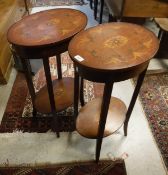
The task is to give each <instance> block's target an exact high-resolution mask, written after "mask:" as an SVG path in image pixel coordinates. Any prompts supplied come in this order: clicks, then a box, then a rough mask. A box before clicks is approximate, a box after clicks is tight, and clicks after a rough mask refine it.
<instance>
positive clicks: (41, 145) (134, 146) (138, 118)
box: [0, 5, 168, 175]
mask: <svg viewBox="0 0 168 175" xmlns="http://www.w3.org/2000/svg"><path fill="white" fill-rule="evenodd" d="M70 7H72V8H75V9H79V10H81V11H83V12H86V11H87V15H88V19H89V22H88V26H87V27H91V26H95V25H97V22H96V21H95V20H94V18H93V12H92V11H91V10H90V9H89V6H88V5H85V6H70ZM49 8H50V7H48V8H47V9H49ZM60 8H61V7H60ZM44 9H46V8H35V9H33V10H32V13H34V12H37V11H40V10H44ZM32 64H33V65H34V67H33V69H34V70H35V71H36V69H37V68H38V67H37V66H35V65H36V64H35V62H32ZM38 65H39V64H38ZM167 65H168V61H167V60H166V59H162V60H158V59H152V61H151V63H150V66H149V69H152V70H156V69H162V68H164V69H166V68H167ZM15 76H16V70H15V69H13V71H12V74H11V77H10V80H9V83H8V84H7V85H5V86H0V120H1V119H2V116H3V113H4V110H5V106H6V103H7V100H8V97H9V95H10V91H11V88H12V84H13V82H14V79H15ZM132 91H133V85H132V83H131V81H130V80H128V81H123V82H121V83H116V84H115V86H114V92H113V95H114V96H117V97H119V98H121V99H122V100H123V101H124V102H125V103H126V104H127V106H128V104H129V100H130V98H131V94H132ZM0 143H1V144H0V165H1V166H4V165H8V164H10V165H31V164H44V163H50V164H53V163H60V162H69V161H80V160H91V159H94V155H95V140H90V139H86V138H83V137H82V136H80V135H79V134H78V133H77V132H73V133H71V134H70V133H61V137H60V138H59V139H57V138H56V135H55V134H54V133H52V132H51V131H48V132H47V133H43V134H38V133H22V132H20V131H15V132H14V133H6V134H0ZM121 157H122V158H124V159H125V163H126V169H127V174H128V175H166V169H165V167H164V163H163V160H162V158H161V156H160V153H159V150H158V148H157V146H156V143H155V141H154V138H153V136H152V133H151V131H150V129H149V126H148V122H147V119H146V117H145V114H144V111H143V109H142V107H141V104H140V102H139V100H137V102H136V105H135V108H134V110H133V113H132V116H131V119H130V122H129V126H128V136H127V137H124V134H123V128H121V129H120V130H119V131H118V132H117V133H115V134H114V135H112V136H109V137H107V138H105V139H103V144H102V151H101V159H106V158H111V159H114V158H121Z"/></svg>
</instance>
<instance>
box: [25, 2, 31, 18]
mask: <svg viewBox="0 0 168 175" xmlns="http://www.w3.org/2000/svg"><path fill="white" fill-rule="evenodd" d="M24 4H25V10H26V12H27V13H28V15H29V14H30V13H29V7H28V5H27V0H24Z"/></svg>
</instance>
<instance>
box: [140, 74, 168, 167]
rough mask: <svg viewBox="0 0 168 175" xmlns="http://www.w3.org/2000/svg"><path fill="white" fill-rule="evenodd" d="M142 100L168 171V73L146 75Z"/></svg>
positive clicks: (141, 93) (141, 95)
mask: <svg viewBox="0 0 168 175" xmlns="http://www.w3.org/2000/svg"><path fill="white" fill-rule="evenodd" d="M140 99H141V102H142V105H143V109H144V111H145V114H146V118H147V120H148V123H149V126H150V128H151V131H152V133H153V136H154V138H155V141H156V143H157V145H158V148H159V150H160V152H161V155H162V157H163V160H164V162H165V165H166V167H167V169H168V73H159V74H151V75H150V74H149V75H146V77H145V80H144V82H143V86H142V88H141V91H140Z"/></svg>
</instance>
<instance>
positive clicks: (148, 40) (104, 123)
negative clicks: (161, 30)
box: [68, 22, 159, 162]
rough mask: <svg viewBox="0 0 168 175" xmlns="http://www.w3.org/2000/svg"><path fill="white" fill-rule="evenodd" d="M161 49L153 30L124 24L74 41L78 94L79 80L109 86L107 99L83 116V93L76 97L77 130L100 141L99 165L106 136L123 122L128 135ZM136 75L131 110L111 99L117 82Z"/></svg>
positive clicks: (98, 28) (90, 31)
mask: <svg viewBox="0 0 168 175" xmlns="http://www.w3.org/2000/svg"><path fill="white" fill-rule="evenodd" d="M158 47H159V42H158V39H157V38H156V36H155V35H154V34H153V33H152V32H151V31H149V30H148V29H146V28H144V27H141V26H139V25H135V24H130V23H121V22H118V23H108V24H103V25H99V26H96V27H93V28H90V29H88V30H85V31H82V32H80V33H79V34H77V35H76V36H75V37H74V38H73V39H72V41H71V42H70V45H69V48H68V51H69V54H70V56H71V59H72V60H73V62H74V65H75V87H74V89H75V92H79V77H82V78H84V79H87V80H90V81H93V82H100V83H105V87H104V93H103V97H102V98H95V99H93V100H92V101H90V102H88V103H87V104H86V105H84V106H83V107H82V108H81V109H80V111H79V113H78V97H79V94H76V95H75V96H74V108H75V116H76V117H77V119H76V129H77V131H78V132H79V134H81V135H83V136H84V137H87V138H96V139H97V147H96V161H97V162H98V161H99V156H100V150H101V144H102V138H103V137H106V136H108V135H110V134H112V133H114V132H115V131H117V130H118V129H119V128H120V127H121V126H122V124H123V123H124V132H125V135H127V125H128V121H129V118H130V115H131V112H132V109H133V107H134V104H135V101H136V98H137V95H138V93H139V90H140V87H141V85H142V82H143V79H144V76H145V72H146V70H147V67H148V64H149V61H150V59H151V58H152V57H153V56H154V55H155V53H156V52H157V50H158ZM135 76H139V77H138V80H137V85H136V87H135V90H134V93H133V97H132V100H131V102H130V105H129V107H128V110H127V108H126V105H125V104H124V102H123V101H121V100H120V99H118V98H116V97H111V93H112V87H113V83H114V82H119V81H123V80H127V79H129V78H132V77H135ZM81 92H82V91H81ZM125 93H127V89H125Z"/></svg>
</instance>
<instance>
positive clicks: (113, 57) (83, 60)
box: [68, 22, 159, 71]
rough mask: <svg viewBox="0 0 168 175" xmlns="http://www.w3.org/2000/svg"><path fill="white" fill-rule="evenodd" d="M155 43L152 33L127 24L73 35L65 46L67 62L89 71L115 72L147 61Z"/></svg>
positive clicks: (157, 45)
mask: <svg viewBox="0 0 168 175" xmlns="http://www.w3.org/2000/svg"><path fill="white" fill-rule="evenodd" d="M158 47H159V42H158V39H157V38H156V36H155V35H154V33H153V32H151V31H149V30H148V29H146V28H144V27H142V26H139V25H136V24H130V23H123V22H116V23H114V22H113V23H108V24H102V25H99V26H96V27H93V28H90V29H87V30H85V31H82V32H80V33H79V34H77V35H76V36H75V37H74V38H73V39H72V41H71V42H70V45H69V49H68V50H69V53H70V56H71V58H72V59H73V61H74V62H76V63H77V64H79V65H81V66H83V67H87V68H91V69H99V70H100V69H101V70H103V71H107V70H118V69H125V68H129V67H134V66H137V65H140V64H141V63H144V62H147V61H149V60H150V59H151V58H152V57H153V56H154V55H155V53H156V51H157V50H158Z"/></svg>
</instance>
